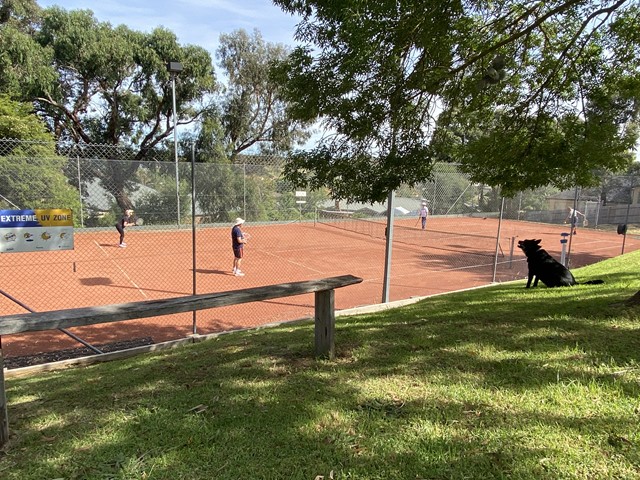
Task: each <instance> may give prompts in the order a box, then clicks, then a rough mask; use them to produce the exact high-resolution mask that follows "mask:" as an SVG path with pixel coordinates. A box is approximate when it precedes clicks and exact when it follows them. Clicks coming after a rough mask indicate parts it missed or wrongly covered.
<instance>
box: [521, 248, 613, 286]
mask: <svg viewBox="0 0 640 480" xmlns="http://www.w3.org/2000/svg"><path fill="white" fill-rule="evenodd" d="M540 242H541V240H520V241H519V242H518V248H520V249H522V251H523V252H524V254H525V255H526V256H527V263H528V264H529V278H528V280H527V286H526V288H529V287H530V286H531V280H533V277H535V280H534V282H533V286H534V287H537V286H538V280H541V281H542V283H544V284H545V285H546V286H547V287H570V286H572V285H578V282H576V279H575V277H574V276H573V274H572V273H571V272H570V271H569V269H568V268H567V267H565V266H564V265H562V264H561V263H560V262H558V261H556V260H555V259H554V258H553V257H552V256H551V255H549V253H548V252H547V251H546V250H545V249H543V248H542V247H541V246H540ZM599 283H604V282H603V281H602V280H590V281H588V282H583V285H586V284H591V285H595V284H599Z"/></svg>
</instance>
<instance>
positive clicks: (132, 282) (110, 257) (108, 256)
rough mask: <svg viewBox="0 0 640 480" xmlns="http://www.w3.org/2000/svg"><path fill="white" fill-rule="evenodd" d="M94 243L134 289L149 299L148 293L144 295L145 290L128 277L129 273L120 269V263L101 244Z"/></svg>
mask: <svg viewBox="0 0 640 480" xmlns="http://www.w3.org/2000/svg"><path fill="white" fill-rule="evenodd" d="M93 242H94V243H95V244H96V246H97V247H98V248H99V249H100V250H102V253H104V254H105V255H106V256H107V258H108V259H109V260H111V263H113V264H114V265H115V266H116V268H117V269H118V270H120V273H122V275H124V277H125V278H126V279H127V280H129V282H130V283H131V285H133V286H134V287H136V288H137V289H138V291H139V292H140V294H141V295H142V296H143V297H145V298H148V297H147V294H146V293H144V291H143V290H142V289H141V288H140V287H139V286H138V285H137V284H136V282H134V281H133V280H131V277H130V276H129V275H127V272H125V271H124V270H123V269H122V268H121V267H120V265H118V263H117V262H116V261H115V260H114V259H113V257H112V256H111V255H109V254H108V253H107V251H106V250H105V249H104V248H102V245H100V244H99V243H98V242H96V241H95V240H94V241H93Z"/></svg>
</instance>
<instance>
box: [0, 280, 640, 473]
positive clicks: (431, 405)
mask: <svg viewBox="0 0 640 480" xmlns="http://www.w3.org/2000/svg"><path fill="white" fill-rule="evenodd" d="M605 281H607V283H605V284H604V285H597V286H578V287H573V288H566V289H546V288H544V287H541V288H538V289H529V290H526V289H524V288H523V287H524V283H522V284H510V285H501V286H494V287H491V288H488V289H483V290H478V291H470V292H465V293H463V294H452V295H447V296H443V297H434V298H431V299H428V300H426V301H423V302H420V303H418V304H415V305H412V306H409V307H405V308H403V309H401V310H387V311H385V312H382V313H378V314H375V315H363V316H357V317H344V318H339V319H338V322H337V324H338V325H337V332H336V346H337V352H336V353H337V358H336V360H335V361H331V362H329V361H317V360H315V359H314V358H313V351H312V346H313V325H312V323H311V322H309V323H304V324H299V325H298V324H297V325H291V326H285V327H282V328H277V329H272V330H260V331H254V332H243V333H238V334H237V335H235V334H234V335H228V336H224V338H223V337H221V338H219V339H217V340H212V341H209V342H204V343H201V344H197V345H193V346H190V347H188V348H183V349H178V350H175V351H171V352H163V353H159V354H157V355H149V356H145V357H139V358H136V359H132V360H128V361H123V362H117V363H112V364H104V365H96V366H92V367H89V368H85V369H78V370H72V371H67V372H63V373H57V374H54V375H43V376H40V377H37V378H33V379H23V380H20V381H11V382H10V387H11V388H10V390H9V401H10V406H9V409H10V417H11V421H12V428H13V429H14V434H13V439H12V442H13V443H14V445H13V446H12V449H11V451H10V452H9V454H8V455H7V456H6V458H5V459H3V460H0V462H12V465H13V466H12V468H11V469H10V470H7V471H8V472H9V475H10V477H9V478H10V479H13V478H23V479H24V478H55V477H64V478H106V477H108V478H144V475H145V474H146V473H145V472H150V471H152V472H153V475H154V477H153V478H163V479H164V478H194V479H195V478H203V479H204V478H216V479H223V478H224V479H226V478H228V479H232V478H251V479H254V478H255V479H259V478H265V479H267V478H288V479H289V478H290V479H309V478H315V477H316V476H317V475H325V476H327V477H326V478H328V475H329V472H331V471H334V470H335V471H337V472H339V474H340V475H341V476H340V477H337V478H367V479H372V478H379V479H406V478H412V479H414V478H492V477H493V478H499V477H514V478H558V477H567V476H576V477H586V478H588V477H590V475H589V473H590V469H591V468H593V469H594V470H593V472H596V471H597V469H598V468H599V467H601V465H597V461H596V460H593V459H592V458H591V457H588V456H586V458H585V454H584V452H580V451H578V452H572V453H569V454H566V453H565V450H566V449H567V445H569V446H570V447H571V445H572V442H575V443H578V444H579V446H578V447H577V448H578V450H579V449H585V448H586V449H589V448H592V449H597V450H598V452H599V453H598V455H597V456H598V457H599V458H600V457H609V456H611V457H615V456H617V457H621V458H626V459H627V460H626V461H627V463H628V464H631V465H634V464H635V465H636V469H637V465H638V464H639V460H640V453H639V451H638V446H637V445H631V446H630V445H629V444H628V443H627V442H630V441H629V440H628V438H627V437H628V436H629V434H628V433H627V432H634V431H635V432H637V420H638V419H637V414H636V417H635V418H634V417H633V415H626V414H625V413H626V411H625V408H624V407H625V405H626V404H635V405H637V398H638V395H640V386H639V384H638V382H637V378H636V379H635V380H634V379H633V378H631V379H628V378H626V377H624V376H616V375H613V374H612V373H611V369H609V368H601V367H602V366H612V365H613V366H625V365H632V366H633V365H635V366H637V364H638V363H639V361H640V349H639V348H638V346H639V345H638V331H639V329H640V327H632V326H631V327H630V326H629V324H624V325H621V323H622V322H620V321H619V320H617V319H620V318H622V319H624V318H627V317H629V318H631V319H632V320H633V319H634V318H635V319H637V317H638V313H637V310H629V309H627V308H626V307H624V306H612V305H614V304H616V303H619V302H620V301H621V300H624V298H626V297H628V296H630V295H629V294H628V292H625V293H622V294H621V292H619V291H617V290H616V287H615V286H614V284H618V285H619V284H620V283H618V282H622V283H626V282H634V281H636V280H635V277H634V275H633V274H627V273H625V274H622V273H621V274H612V275H607V276H606V277H605ZM385 382H386V383H385ZM375 385H384V387H382V388H380V387H375ZM594 385H597V389H601V390H602V392H604V393H602V392H600V393H598V392H596V391H595V390H596V389H595V387H594ZM474 390H475V391H474ZM589 392H591V395H592V397H593V402H594V408H596V404H598V405H601V404H602V402H606V401H609V400H611V401H614V400H613V399H614V397H616V396H618V398H616V399H615V401H620V399H622V401H621V403H622V404H623V406H622V407H618V408H598V409H597V411H596V412H595V413H593V414H589V413H588V409H582V410H581V409H577V410H576V411H572V410H571V409H570V408H567V406H566V405H564V406H556V405H555V403H556V402H559V399H561V398H567V397H569V398H571V397H572V396H575V398H578V397H585V395H586V396H588V395H589ZM502 396H506V397H508V398H509V400H507V401H501V400H500V399H499V397H502ZM608 396H610V397H611V398H608ZM493 397H498V399H497V400H496V401H494V400H493ZM514 399H518V400H519V402H515V400H514ZM545 402H546V405H544V404H545ZM634 402H635V403H634ZM198 407H200V408H198ZM196 411H198V412H199V413H194V412H196ZM45 418H49V419H50V420H48V421H45V420H44V419H45ZM540 438H542V440H540ZM551 438H554V439H555V442H552V441H551V440H550V439H551ZM22 448H27V449H28V453H25V451H23V450H21V449H22ZM53 452H57V453H56V454H53ZM26 457H28V458H26ZM53 457H57V458H61V459H63V460H59V461H52V458H53ZM64 459H67V460H64ZM598 461H599V460H598ZM604 461H605V462H606V461H607V460H604ZM623 463H624V462H623ZM1 465H2V463H0V466H1ZM27 465H28V466H27ZM0 468H1V467H0ZM609 468H611V469H612V471H613V472H614V473H615V472H616V468H617V469H619V470H618V473H620V471H621V470H620V469H622V468H623V467H621V466H619V465H613V466H609ZM25 472H33V473H31V475H32V476H29V475H26V476H25ZM373 472H375V474H374V473H373ZM636 472H637V470H636ZM622 473H624V472H622ZM596 476H597V475H596ZM591 478H594V477H593V476H591Z"/></svg>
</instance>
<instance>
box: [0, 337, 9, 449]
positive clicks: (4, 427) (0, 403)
mask: <svg viewBox="0 0 640 480" xmlns="http://www.w3.org/2000/svg"><path fill="white" fill-rule="evenodd" d="M0 342H1V340H0ZM8 441H9V413H8V411H7V395H6V393H5V391H4V357H3V356H2V343H0V448H2V447H4V446H5V445H6V443H7V442H8Z"/></svg>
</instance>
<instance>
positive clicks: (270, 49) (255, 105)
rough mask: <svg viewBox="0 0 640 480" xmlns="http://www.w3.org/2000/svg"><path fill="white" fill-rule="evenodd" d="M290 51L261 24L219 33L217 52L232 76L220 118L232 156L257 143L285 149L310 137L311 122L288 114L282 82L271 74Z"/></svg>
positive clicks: (270, 148)
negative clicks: (264, 35) (268, 37)
mask: <svg viewBox="0 0 640 480" xmlns="http://www.w3.org/2000/svg"><path fill="white" fill-rule="evenodd" d="M288 53H289V49H288V48H287V47H285V46H284V45H281V44H273V43H269V42H265V41H264V39H263V38H262V35H261V34H260V32H259V31H257V30H254V31H253V33H252V34H251V35H250V34H248V33H247V32H246V31H244V30H242V29H240V30H236V31H234V32H232V33H230V34H222V35H221V36H220V46H219V47H218V50H217V52H216V56H217V59H218V62H219V63H218V65H219V67H220V69H221V71H222V72H224V73H225V74H226V79H227V82H226V86H225V88H223V91H222V93H221V96H220V97H221V98H220V102H219V104H220V111H221V114H220V122H221V124H222V126H223V130H224V142H225V144H226V149H227V150H228V151H229V153H230V156H231V157H234V156H236V155H238V154H239V153H242V152H245V151H247V150H248V149H252V148H253V149H255V148H256V147H257V148H258V149H259V150H260V152H261V153H280V152H284V151H288V150H290V149H291V148H292V147H293V146H294V145H296V144H302V143H304V141H306V140H307V139H308V138H309V134H308V131H307V128H308V122H305V121H300V120H295V119H293V118H291V117H290V116H289V115H288V112H287V103H286V101H285V100H284V97H283V94H282V86H281V85H280V84H279V83H278V81H277V80H275V79H274V78H272V76H271V75H270V69H271V67H272V66H273V65H274V64H275V63H276V62H278V61H283V60H284V59H285V58H286V57H287V54H288Z"/></svg>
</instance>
